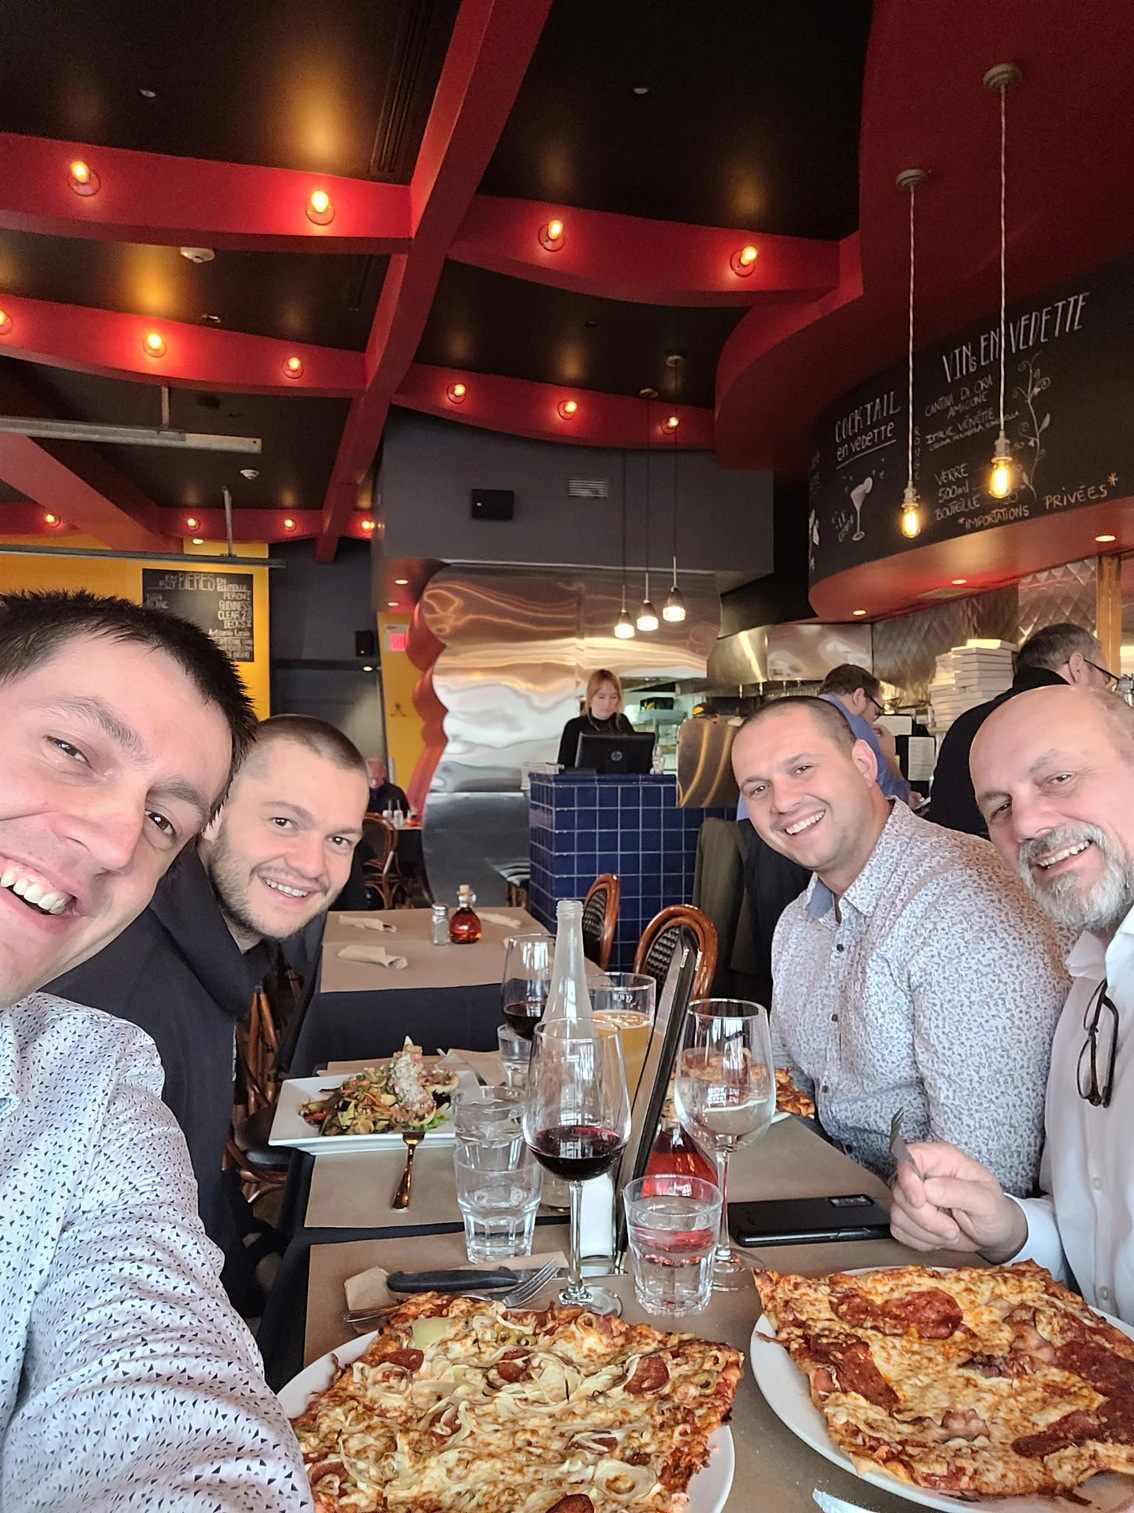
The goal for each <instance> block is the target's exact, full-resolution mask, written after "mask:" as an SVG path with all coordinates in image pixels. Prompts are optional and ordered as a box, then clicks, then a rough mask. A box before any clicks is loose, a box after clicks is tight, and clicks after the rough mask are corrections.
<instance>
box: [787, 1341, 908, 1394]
mask: <svg viewBox="0 0 1134 1513" xmlns="http://www.w3.org/2000/svg"><path fill="white" fill-rule="evenodd" d="M807 1344H808V1348H809V1350H810V1354H811V1359H812V1360H813V1361H815V1362H816V1363H817V1364H819V1365H821V1366H826V1367H827V1368H828V1369H829V1371H830V1373H831V1375H832V1377H833V1378H834V1380H835V1385H836V1386H837V1388H838V1390H839V1391H840V1392H857V1393H858V1395H859V1397H864V1398H865V1399H866V1401H867V1402H868V1403H874V1404H875V1406H876V1407H879V1408H885V1409H887V1410H888V1411H890V1412H892V1411H893V1410H894V1409H895V1408H896V1407H897V1406H898V1396H897V1393H896V1392H895V1391H894V1389H893V1388H892V1387H891V1386H890V1384H889V1382H887V1380H886V1378H885V1377H884V1376H883V1375H882V1373H881V1372H880V1371H879V1369H878V1367H877V1366H876V1365H875V1364H874V1357H873V1356H872V1355H871V1353H870V1346H869V1345H868V1344H867V1343H866V1341H865V1340H858V1339H855V1338H854V1337H853V1336H844V1337H842V1338H840V1337H838V1336H817V1335H811V1336H809V1337H808V1341H807Z"/></svg>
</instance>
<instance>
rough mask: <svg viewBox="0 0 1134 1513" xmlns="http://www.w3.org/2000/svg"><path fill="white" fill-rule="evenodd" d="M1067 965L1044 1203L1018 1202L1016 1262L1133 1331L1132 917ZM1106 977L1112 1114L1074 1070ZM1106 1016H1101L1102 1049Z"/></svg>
mask: <svg viewBox="0 0 1134 1513" xmlns="http://www.w3.org/2000/svg"><path fill="white" fill-rule="evenodd" d="M1067 967H1068V970H1069V971H1070V973H1071V976H1072V978H1073V979H1074V982H1073V984H1072V987H1071V992H1070V993H1069V994H1068V995H1067V1003H1066V1005H1065V1006H1064V1009H1063V1013H1062V1015H1061V1017H1060V1020H1059V1025H1058V1027H1057V1029H1056V1031H1055V1042H1054V1044H1053V1046H1052V1051H1051V1075H1050V1077H1049V1079H1048V1084H1047V1118H1046V1130H1047V1140H1046V1144H1045V1146H1044V1152H1043V1165H1042V1168H1041V1171H1040V1187H1041V1188H1042V1190H1043V1193H1044V1194H1045V1196H1043V1197H1041V1198H1033V1199H1031V1200H1030V1201H1027V1202H1024V1203H1023V1204H1021V1207H1022V1208H1023V1209H1024V1212H1025V1213H1026V1214H1027V1217H1028V1239H1027V1244H1026V1245H1025V1246H1024V1248H1023V1250H1022V1251H1020V1253H1019V1256H1018V1257H1017V1258H1016V1259H1018V1260H1022V1259H1025V1258H1026V1259H1030V1260H1033V1261H1038V1262H1039V1263H1040V1265H1041V1266H1046V1267H1047V1268H1048V1269H1049V1270H1050V1271H1052V1272H1053V1273H1054V1274H1055V1275H1056V1276H1059V1277H1062V1279H1063V1280H1064V1281H1068V1280H1070V1281H1072V1282H1074V1283H1075V1284H1076V1285H1077V1286H1078V1288H1079V1290H1080V1292H1081V1293H1082V1294H1083V1296H1084V1297H1085V1298H1086V1300H1087V1302H1088V1303H1090V1304H1091V1305H1092V1306H1093V1307H1096V1308H1101V1309H1103V1310H1105V1311H1106V1312H1107V1313H1116V1314H1118V1316H1119V1317H1120V1318H1122V1319H1125V1320H1126V1321H1127V1323H1132V1324H1134V1035H1132V1034H1131V1024H1132V1023H1134V910H1131V912H1130V913H1129V914H1128V915H1127V916H1126V918H1125V919H1124V920H1123V921H1122V923H1121V925H1119V927H1118V929H1117V931H1116V932H1115V935H1114V939H1113V940H1112V941H1111V942H1110V944H1109V945H1108V946H1104V944H1103V942H1102V941H1101V940H1100V939H1099V937H1098V936H1097V935H1093V934H1092V933H1091V932H1090V931H1089V930H1088V931H1084V932H1083V934H1082V935H1081V936H1080V938H1079V940H1078V942H1077V944H1076V945H1075V948H1074V950H1072V952H1071V954H1070V956H1069V957H1068V958H1067ZM1104 976H1105V977H1106V980H1107V995H1108V996H1109V998H1110V999H1111V1001H1112V1002H1113V1003H1114V1005H1115V1007H1116V1008H1117V1009H1118V1016H1119V1017H1118V1046H1117V1055H1116V1058H1115V1064H1114V1088H1113V1092H1112V1095H1111V1100H1110V1107H1109V1108H1101V1107H1100V1108H1094V1107H1092V1105H1091V1104H1089V1103H1088V1102H1087V1100H1086V1099H1085V1098H1080V1096H1079V1083H1078V1064H1079V1054H1080V1052H1081V1051H1082V1049H1083V1045H1084V1043H1085V1041H1086V1038H1087V1036H1086V1031H1085V1029H1084V1027H1083V1016H1084V1014H1085V1013H1086V1010H1087V1008H1088V1006H1089V1005H1090V1003H1091V1000H1092V997H1093V995H1094V993H1095V991H1096V989H1097V988H1098V985H1099V983H1100V982H1101V981H1102V979H1103V977H1104ZM1107 1018H1108V1016H1107V1014H1106V1011H1105V1010H1104V1012H1103V1015H1102V1018H1101V1019H1100V1030H1101V1031H1102V1032H1103V1033H1102V1034H1101V1036H1100V1045H1101V1046H1102V1047H1103V1048H1104V1049H1105V1046H1106V1034H1105V1031H1106V1027H1107ZM1100 1075H1101V1073H1100Z"/></svg>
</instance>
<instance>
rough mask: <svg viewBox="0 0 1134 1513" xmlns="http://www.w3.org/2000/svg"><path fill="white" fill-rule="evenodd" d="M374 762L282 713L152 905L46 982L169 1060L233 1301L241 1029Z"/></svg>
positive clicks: (327, 868) (331, 882) (361, 806)
mask: <svg viewBox="0 0 1134 1513" xmlns="http://www.w3.org/2000/svg"><path fill="white" fill-rule="evenodd" d="M367 781H368V780H367V773H366V764H365V762H364V761H363V758H362V756H361V755H360V753H359V752H358V751H357V750H356V748H355V747H354V746H353V745H352V744H351V742H350V741H348V740H347V738H346V736H344V735H343V734H342V733H341V732H340V731H338V730H336V729H335V727H334V726H333V725H327V724H325V723H324V722H323V721H322V720H314V719H310V718H308V717H307V716H305V715H277V716H276V717H275V718H273V719H270V720H265V721H263V722H262V723H261V724H260V725H259V726H257V728H256V733H255V736H254V740H253V744H252V746H251V748H250V750H249V752H248V756H247V758H246V759H245V762H244V765H243V766H242V767H241V769H240V771H239V772H238V774H237V776H236V778H235V779H234V780H233V784H232V787H231V789H230V790H229V793H228V796H227V798H226V799H225V802H224V805H223V807H222V808H221V809H220V811H219V812H218V814H217V815H216V817H215V818H214V819H213V820H211V821H210V823H209V824H208V825H207V826H206V827H205V830H204V831H203V833H202V835H201V838H200V840H199V841H198V843H197V845H196V846H195V847H190V848H189V849H187V850H186V851H185V852H183V853H182V855H181V856H180V857H179V858H178V860H177V863H176V864H175V865H174V866H173V867H172V868H171V869H170V871H169V872H168V873H167V874H166V876H165V877H164V878H163V879H162V881H161V883H160V884H159V885H158V888H157V891H156V892H155V894H154V897H153V901H152V902H151V904H150V906H149V908H148V909H146V911H145V912H144V913H143V914H142V915H140V916H139V918H138V919H136V920H135V921H134V923H133V924H132V925H131V926H130V927H129V928H128V929H126V930H125V931H124V932H123V933H122V934H121V935H120V936H119V937H118V938H117V940H115V941H113V942H112V943H111V944H110V945H109V946H107V947H106V948H105V949H104V950H102V951H100V952H99V954H98V955H97V956H93V957H91V959H90V960H89V961H87V962H84V963H83V965H82V966H80V967H77V968H76V969H75V970H74V971H71V972H67V973H66V974H65V975H64V976H62V977H59V978H57V979H56V980H55V981H54V982H53V983H52V984H51V990H52V991H53V992H55V993H58V994H59V995H60V996H61V997H64V998H70V999H74V1000H76V1001H77V1002H79V1003H86V1004H90V1005H91V1006H92V1007H93V1008H99V1009H103V1010H104V1011H105V1012H107V1013H109V1014H114V1015H116V1016H117V1017H118V1018H119V1019H126V1020H129V1021H130V1022H131V1023H132V1024H136V1025H138V1026H139V1028H141V1029H143V1030H145V1031H146V1033H147V1034H148V1035H149V1036H150V1038H151V1039H152V1040H153V1041H154V1043H155V1045H156V1046H157V1050H158V1055H159V1056H160V1057H161V1062H162V1065H163V1067H164V1069H165V1087H164V1089H163V1092H162V1098H163V1099H164V1101H165V1103H166V1104H167V1105H168V1106H169V1108H170V1109H171V1111H172V1113H173V1115H174V1117H175V1118H176V1120H177V1122H178V1124H180V1126H181V1128H182V1130H183V1132H184V1134H185V1139H186V1143H187V1144H188V1146H189V1155H190V1158H191V1159H192V1163H193V1172H194V1175H195V1176H196V1179H197V1191H198V1202H199V1206H200V1213H201V1219H202V1222H203V1223H204V1225H205V1229H206V1231H207V1233H208V1234H209V1237H210V1238H211V1239H212V1240H214V1241H215V1242H216V1243H217V1244H218V1245H219V1246H220V1247H221V1249H222V1250H223V1251H224V1252H225V1258H226V1262H227V1263H228V1264H227V1265H226V1269H225V1275H224V1279H223V1280H224V1281H225V1285H226V1286H227V1287H228V1288H229V1290H230V1293H231V1294H232V1296H233V1298H234V1301H240V1300H239V1299H238V1297H237V1292H238V1289H239V1286H240V1283H239V1282H238V1280H237V1279H238V1277H239V1276H240V1274H241V1273H242V1272H243V1270H244V1267H243V1265H238V1266H234V1265H233V1261H234V1259H235V1260H236V1261H237V1262H242V1260H243V1257H242V1256H241V1253H240V1252H241V1246H240V1241H239V1239H238V1235H237V1223H236V1218H235V1213H234V1208H233V1204H232V1201H231V1200H230V1198H229V1195H228V1194H227V1193H226V1191H225V1188H224V1185H223V1183H222V1179H221V1164H222V1160H223V1156H224V1145H225V1139H226V1137H227V1134H228V1129H229V1124H230V1122H231V1119H232V1103H233V1068H234V1053H235V1033H236V1024H237V1021H238V1020H242V1019H245V1018H246V1017H247V1015H248V1011H249V1007H250V1005H251V1001H252V994H253V992H254V991H255V989H256V987H257V985H258V984H259V982H260V980H261V978H262V977H263V976H264V974H265V972H266V971H267V968H268V966H269V965H270V964H271V961H272V958H273V956H274V954H275V949H276V946H275V943H276V942H278V941H282V940H287V939H289V938H291V937H293V936H295V935H297V934H298V933H299V932H300V931H301V930H303V929H304V927H305V926H307V925H308V924H310V923H311V922H312V921H313V920H316V919H318V918H319V916H321V915H325V914H326V911H327V910H328V909H329V908H330V906H331V903H332V901H333V900H334V898H335V897H336V895H337V894H338V893H339V892H340V891H341V890H342V888H343V886H344V884H345V883H346V880H347V877H348V875H349V872H350V865H351V857H352V856H353V854H354V848H355V846H356V845H357V843H358V840H359V838H360V836H361V834H362V816H363V814H364V813H365V810H366V801H367Z"/></svg>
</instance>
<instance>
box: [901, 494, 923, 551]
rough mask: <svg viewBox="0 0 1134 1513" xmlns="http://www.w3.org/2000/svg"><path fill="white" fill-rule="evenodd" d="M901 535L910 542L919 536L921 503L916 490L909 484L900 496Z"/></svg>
mask: <svg viewBox="0 0 1134 1513" xmlns="http://www.w3.org/2000/svg"><path fill="white" fill-rule="evenodd" d="M902 535H903V536H905V537H907V538H908V539H909V540H910V541H912V540H913V538H914V537H915V536H920V535H921V501H920V499H918V497H917V490H916V489H915V488H913V487H912V486H911V485H909V484H907V485H906V491H905V493H904V494H903V495H902Z"/></svg>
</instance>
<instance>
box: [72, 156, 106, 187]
mask: <svg viewBox="0 0 1134 1513" xmlns="http://www.w3.org/2000/svg"><path fill="white" fill-rule="evenodd" d="M67 181H68V183H69V184H70V185H71V188H72V189H73V190H74V191H75V193H76V194H83V195H90V194H97V193H98V190H99V183H100V180H99V176H98V174H97V173H95V171H94V169H93V168H92V167H91V166H90V164H89V163H84V162H83V160H82V158H76V159H75V161H74V162H73V163H72V164H71V167H70V169H69V170H68V173H67Z"/></svg>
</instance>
